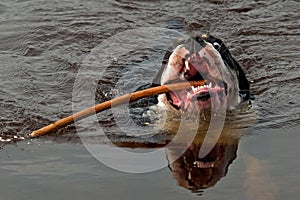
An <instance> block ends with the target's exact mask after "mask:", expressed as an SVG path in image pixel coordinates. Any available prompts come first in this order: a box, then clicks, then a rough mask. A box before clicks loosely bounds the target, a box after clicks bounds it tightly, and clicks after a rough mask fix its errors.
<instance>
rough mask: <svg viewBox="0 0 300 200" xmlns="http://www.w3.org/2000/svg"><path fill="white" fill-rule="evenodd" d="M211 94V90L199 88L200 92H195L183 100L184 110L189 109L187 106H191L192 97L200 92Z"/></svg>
mask: <svg viewBox="0 0 300 200" xmlns="http://www.w3.org/2000/svg"><path fill="white" fill-rule="evenodd" d="M209 91H210V92H213V91H212V89H211V90H209V89H208V88H201V89H200V90H197V91H196V92H195V93H193V94H191V95H190V96H189V97H188V98H187V99H186V100H185V105H184V109H185V110H187V108H188V107H189V105H190V104H191V102H192V99H193V97H194V96H195V95H196V94H199V93H201V92H209Z"/></svg>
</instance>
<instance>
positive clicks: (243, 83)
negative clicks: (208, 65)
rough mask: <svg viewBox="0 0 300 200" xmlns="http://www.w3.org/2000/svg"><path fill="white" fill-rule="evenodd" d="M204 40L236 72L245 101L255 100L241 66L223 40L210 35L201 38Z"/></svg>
mask: <svg viewBox="0 0 300 200" xmlns="http://www.w3.org/2000/svg"><path fill="white" fill-rule="evenodd" d="M201 38H202V39H203V40H205V41H206V42H209V43H211V44H212V45H213V47H214V48H215V49H216V50H217V51H218V52H219V53H220V55H221V57H222V59H223V61H224V62H225V64H226V65H227V66H228V67H230V68H231V69H233V70H235V71H236V73H237V76H238V81H239V89H240V94H241V96H242V97H243V99H245V100H249V99H253V96H252V95H251V93H250V84H249V81H248V80H247V78H246V75H245V73H244V71H243V69H242V67H241V66H240V64H239V63H238V62H237V61H236V60H235V59H234V58H233V57H232V55H231V53H230V51H229V49H228V48H227V47H226V46H225V44H224V43H223V42H222V40H220V39H218V38H216V37H213V36H211V35H208V34H204V35H202V36H201Z"/></svg>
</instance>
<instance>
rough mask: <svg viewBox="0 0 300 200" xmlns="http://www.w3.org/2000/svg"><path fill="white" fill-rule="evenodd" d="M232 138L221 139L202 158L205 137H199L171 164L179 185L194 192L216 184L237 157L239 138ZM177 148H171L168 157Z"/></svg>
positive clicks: (174, 152)
mask: <svg viewBox="0 0 300 200" xmlns="http://www.w3.org/2000/svg"><path fill="white" fill-rule="evenodd" d="M230 139H231V141H229V138H228V140H227V139H226V140H222V139H221V140H219V141H218V142H217V143H216V144H215V146H214V148H213V149H212V150H211V151H210V152H209V153H208V154H207V155H206V156H205V157H203V158H200V157H199V151H200V148H201V145H202V144H203V137H201V138H200V137H198V138H197V139H196V140H195V141H194V142H193V144H192V145H191V146H190V147H189V148H188V149H187V150H186V151H185V152H184V154H183V155H182V156H181V157H180V158H179V159H177V160H176V161H175V162H173V163H170V165H169V167H170V169H171V171H172V173H173V177H174V178H175V179H176V181H177V183H178V185H179V186H182V187H184V188H187V189H189V190H191V191H194V192H196V191H199V190H201V189H206V188H209V187H212V186H214V185H215V184H216V183H217V182H218V181H219V180H220V179H221V178H222V177H224V176H225V175H226V173H227V171H228V167H229V165H230V164H231V163H232V162H233V160H234V159H235V158H236V151H237V148H238V139H237V138H234V137H231V138H230ZM177 150H178V148H177V147H174V148H169V149H168V150H167V158H168V159H170V158H171V157H172V156H173V155H174V154H176V151H177Z"/></svg>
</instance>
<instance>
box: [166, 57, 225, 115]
mask: <svg viewBox="0 0 300 200" xmlns="http://www.w3.org/2000/svg"><path fill="white" fill-rule="evenodd" d="M180 64H181V70H180V72H179V73H178V77H177V78H175V79H173V80H169V81H167V82H166V83H165V84H168V83H178V82H183V81H201V80H205V85H204V86H198V87H193V86H191V87H190V88H188V89H186V90H179V91H172V92H170V93H167V95H166V96H167V100H168V102H169V103H170V104H171V105H172V106H173V107H174V108H175V109H177V110H181V111H186V110H188V109H189V108H192V109H193V105H196V106H200V109H207V108H211V104H212V102H213V103H214V105H215V106H218V105H220V104H221V103H222V102H223V100H224V98H225V96H226V95H227V84H226V83H225V82H224V81H223V80H221V79H218V78H216V77H218V75H217V76H216V75H215V74H216V73H214V72H215V71H216V70H212V69H209V68H211V67H212V66H210V63H209V60H208V59H206V58H205V57H201V56H200V55H196V54H193V55H191V56H187V57H186V58H184V59H182V60H181V61H180Z"/></svg>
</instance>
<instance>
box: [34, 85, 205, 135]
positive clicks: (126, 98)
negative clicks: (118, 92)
mask: <svg viewBox="0 0 300 200" xmlns="http://www.w3.org/2000/svg"><path fill="white" fill-rule="evenodd" d="M204 83H205V81H192V82H182V83H175V84H168V85H162V86H158V87H153V88H149V89H145V90H141V91H137V92H133V93H129V94H125V95H123V96H120V97H116V98H114V99H112V100H109V101H106V102H103V103H100V104H98V105H96V106H94V107H91V108H88V109H85V110H83V111H80V112H78V113H75V114H74V115H71V116H69V117H66V118H63V119H60V120H58V121H56V122H54V123H52V124H49V125H48V126H45V127H43V128H41V129H39V130H36V131H33V132H32V133H31V134H30V135H29V137H38V136H41V135H45V134H47V133H50V132H52V131H55V130H57V129H59V128H62V127H65V126H67V125H69V124H72V123H73V122H74V121H78V120H81V119H83V118H86V117H89V116H91V115H94V114H96V113H99V112H101V111H103V110H107V109H109V108H111V107H112V105H113V106H118V105H121V104H124V103H128V102H134V101H137V100H139V99H141V98H144V97H149V96H154V95H158V94H162V93H166V92H170V91H175V90H183V89H186V88H189V87H191V85H193V86H202V85H204Z"/></svg>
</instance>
